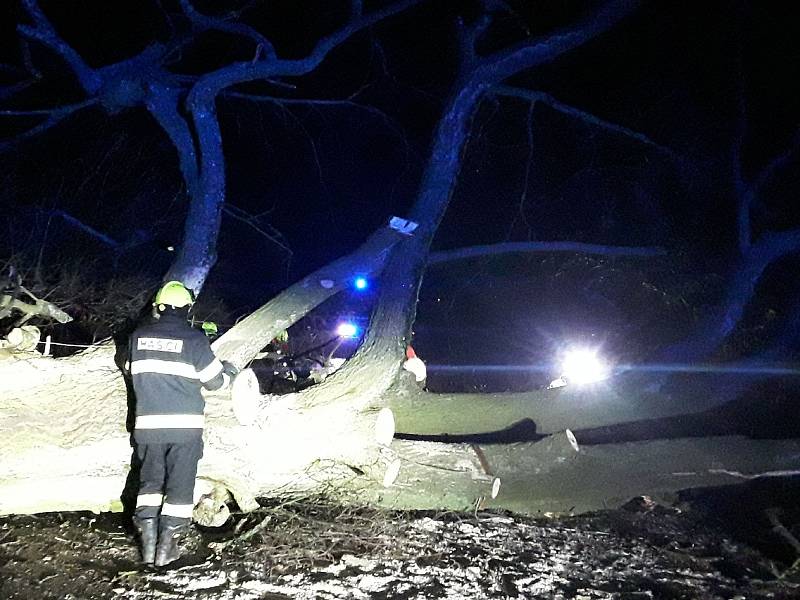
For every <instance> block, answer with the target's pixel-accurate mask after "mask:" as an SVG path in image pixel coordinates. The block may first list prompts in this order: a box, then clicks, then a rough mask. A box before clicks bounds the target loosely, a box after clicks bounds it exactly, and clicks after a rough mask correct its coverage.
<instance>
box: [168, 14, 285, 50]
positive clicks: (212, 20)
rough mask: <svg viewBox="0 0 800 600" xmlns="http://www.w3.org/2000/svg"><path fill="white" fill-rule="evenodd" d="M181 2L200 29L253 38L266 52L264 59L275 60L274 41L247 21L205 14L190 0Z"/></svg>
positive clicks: (191, 19)
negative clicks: (229, 19)
mask: <svg viewBox="0 0 800 600" xmlns="http://www.w3.org/2000/svg"><path fill="white" fill-rule="evenodd" d="M179 3H180V6H181V10H182V11H183V13H184V14H185V15H186V16H187V17H188V18H189V20H190V21H191V22H192V23H193V24H194V25H195V26H196V27H197V28H198V29H201V30H209V29H213V30H216V31H223V32H225V33H232V34H234V35H241V36H244V37H248V38H250V39H251V40H253V42H254V43H255V44H256V46H257V47H260V48H261V50H260V51H261V52H263V54H264V57H263V60H273V59H274V58H275V57H276V55H275V47H274V46H273V45H272V42H270V41H269V40H268V39H267V38H266V37H265V36H264V35H263V34H261V33H260V32H259V31H256V30H255V29H254V28H253V27H250V26H249V25H247V24H245V23H236V22H233V21H228V20H226V19H223V18H219V17H209V16H208V15H204V14H203V13H201V12H200V11H198V10H197V9H196V8H195V7H194V6H193V5H192V3H191V1H190V0H179Z"/></svg>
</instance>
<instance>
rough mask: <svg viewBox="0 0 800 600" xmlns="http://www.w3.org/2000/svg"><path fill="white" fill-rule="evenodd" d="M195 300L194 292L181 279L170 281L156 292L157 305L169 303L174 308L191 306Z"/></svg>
mask: <svg viewBox="0 0 800 600" xmlns="http://www.w3.org/2000/svg"><path fill="white" fill-rule="evenodd" d="M193 302H194V300H193V299H192V293H191V292H190V291H189V290H187V289H186V286H185V285H183V284H182V283H181V282H180V281H168V282H167V283H165V284H164V285H163V286H161V289H160V290H158V293H157V294H156V302H155V303H156V306H159V305H163V304H168V305H169V306H171V307H173V308H183V307H184V306H191V305H192V303H193Z"/></svg>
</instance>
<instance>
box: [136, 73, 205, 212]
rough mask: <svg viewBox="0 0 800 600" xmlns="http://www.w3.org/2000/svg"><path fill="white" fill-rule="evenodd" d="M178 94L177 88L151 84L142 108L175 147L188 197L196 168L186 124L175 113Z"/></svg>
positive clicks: (195, 180)
mask: <svg viewBox="0 0 800 600" xmlns="http://www.w3.org/2000/svg"><path fill="white" fill-rule="evenodd" d="M182 92H183V90H181V89H180V88H173V87H168V86H166V85H161V84H152V85H150V86H148V90H147V96H146V99H145V106H146V107H147V110H148V111H149V112H150V114H151V115H152V116H153V118H154V119H155V120H156V122H158V124H159V125H160V126H161V128H162V129H163V130H164V132H165V133H166V134H167V135H168V136H169V139H170V140H171V141H172V145H173V146H175V150H176V151H177V152H178V161H179V164H180V169H181V174H182V175H183V180H184V182H185V184H186V189H187V190H188V191H189V194H190V196H191V195H192V192H193V190H194V189H195V188H196V187H197V181H198V171H199V167H198V165H197V153H196V152H195V148H194V138H193V137H192V132H191V131H190V129H189V123H187V122H186V119H185V118H184V117H183V116H182V115H181V114H180V111H179V110H178V106H179V103H180V99H181V94H182Z"/></svg>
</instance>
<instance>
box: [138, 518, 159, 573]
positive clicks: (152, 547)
mask: <svg viewBox="0 0 800 600" xmlns="http://www.w3.org/2000/svg"><path fill="white" fill-rule="evenodd" d="M133 524H134V526H135V527H136V531H138V532H139V542H140V543H141V544H142V562H144V563H145V564H148V565H152V564H153V562H154V561H155V559H156V540H157V538H158V519H139V518H136V517H134V518H133Z"/></svg>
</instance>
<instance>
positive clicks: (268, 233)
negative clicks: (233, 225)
mask: <svg viewBox="0 0 800 600" xmlns="http://www.w3.org/2000/svg"><path fill="white" fill-rule="evenodd" d="M223 210H224V211H225V213H226V214H227V215H229V216H230V217H233V218H234V219H236V220H237V221H241V222H242V223H244V224H245V225H247V226H248V227H250V228H251V229H253V230H254V231H256V232H258V233H259V234H261V235H262V236H263V237H264V238H266V239H267V240H269V241H270V242H271V243H273V244H275V245H276V246H278V248H280V249H281V250H282V251H283V252H284V253H285V254H286V255H287V258H288V259H291V257H292V256H293V254H294V253H293V252H292V249H291V248H290V247H289V242H288V241H287V240H286V238H285V237H284V235H283V234H282V233H281V232H280V231H278V230H277V229H275V228H274V227H273V226H272V225H270V224H269V223H267V224H264V223H261V221H260V220H259V217H261V216H263V215H251V214H250V213H248V212H247V211H245V210H243V209H241V208H239V207H237V206H233V205H231V204H226V205H225V208H224V209H223Z"/></svg>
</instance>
